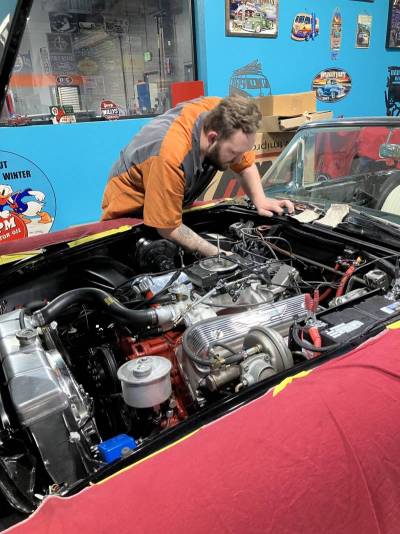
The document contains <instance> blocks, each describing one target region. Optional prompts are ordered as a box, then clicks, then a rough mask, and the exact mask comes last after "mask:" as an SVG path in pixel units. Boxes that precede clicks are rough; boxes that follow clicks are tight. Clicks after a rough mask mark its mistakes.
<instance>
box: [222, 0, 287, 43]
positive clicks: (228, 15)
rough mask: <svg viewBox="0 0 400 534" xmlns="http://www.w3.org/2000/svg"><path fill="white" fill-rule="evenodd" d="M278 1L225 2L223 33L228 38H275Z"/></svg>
mask: <svg viewBox="0 0 400 534" xmlns="http://www.w3.org/2000/svg"><path fill="white" fill-rule="evenodd" d="M278 4H279V0H268V1H266V0H262V1H260V2H248V1H247V0H225V31H226V35H227V36H230V37H277V35H278Z"/></svg>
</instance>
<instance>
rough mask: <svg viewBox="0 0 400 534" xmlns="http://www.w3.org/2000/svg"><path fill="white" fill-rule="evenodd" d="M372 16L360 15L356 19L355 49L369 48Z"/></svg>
mask: <svg viewBox="0 0 400 534" xmlns="http://www.w3.org/2000/svg"><path fill="white" fill-rule="evenodd" d="M371 29H372V15H367V14H362V15H358V17H357V30H356V48H369V43H370V41H371Z"/></svg>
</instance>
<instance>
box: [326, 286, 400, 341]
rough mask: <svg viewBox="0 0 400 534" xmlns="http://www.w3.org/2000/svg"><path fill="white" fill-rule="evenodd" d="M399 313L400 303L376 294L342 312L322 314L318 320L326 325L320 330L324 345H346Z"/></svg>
mask: <svg viewBox="0 0 400 534" xmlns="http://www.w3.org/2000/svg"><path fill="white" fill-rule="evenodd" d="M397 313H400V301H394V300H389V299H388V298H387V297H385V296H383V295H376V294H375V295H371V296H366V297H364V298H363V299H362V300H360V301H358V302H357V303H356V304H353V305H349V306H346V307H345V308H342V309H340V310H337V311H327V312H326V313H321V314H319V316H318V319H319V321H321V322H322V323H323V324H324V326H322V327H321V328H320V334H321V338H322V343H323V345H330V344H332V343H346V342H347V341H350V340H351V339H354V338H355V337H356V336H357V334H361V333H363V332H364V331H366V330H368V329H369V328H370V327H372V326H374V325H375V324H376V323H377V322H379V321H384V320H385V319H390V316H391V315H393V316H395V315H396V314H397Z"/></svg>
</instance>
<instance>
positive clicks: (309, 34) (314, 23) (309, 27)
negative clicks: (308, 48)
mask: <svg viewBox="0 0 400 534" xmlns="http://www.w3.org/2000/svg"><path fill="white" fill-rule="evenodd" d="M318 33H319V18H318V17H317V16H316V14H315V13H297V15H296V16H295V17H294V20H293V24H292V39H294V40H295V41H309V40H310V39H313V40H314V39H315V37H316V36H317V35H318Z"/></svg>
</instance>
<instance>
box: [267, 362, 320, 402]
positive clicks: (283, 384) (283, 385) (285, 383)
mask: <svg viewBox="0 0 400 534" xmlns="http://www.w3.org/2000/svg"><path fill="white" fill-rule="evenodd" d="M311 372H312V369H311V370H310V371H301V373H297V375H293V376H288V378H285V380H282V382H281V383H280V384H278V385H277V386H275V387H274V392H273V393H272V396H273V397H276V395H278V393H281V391H283V390H284V389H285V388H286V387H287V386H288V385H289V384H291V383H292V382H293V380H294V379H297V378H305V377H306V376H308V375H309V374H310V373H311Z"/></svg>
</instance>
